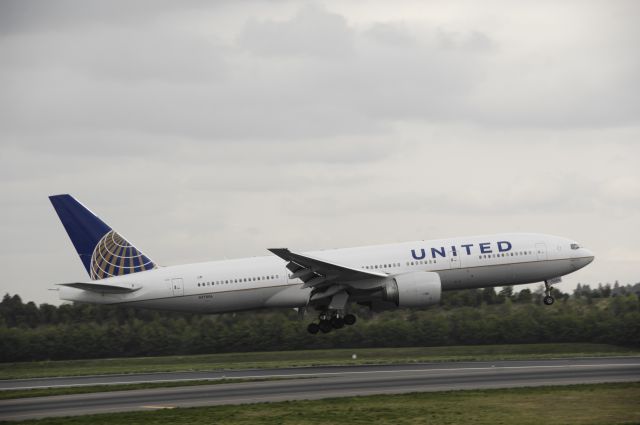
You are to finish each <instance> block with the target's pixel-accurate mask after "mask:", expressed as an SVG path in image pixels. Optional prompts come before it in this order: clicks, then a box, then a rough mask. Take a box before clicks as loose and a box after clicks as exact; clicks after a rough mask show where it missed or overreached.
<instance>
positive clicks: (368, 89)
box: [0, 0, 640, 302]
mask: <svg viewBox="0 0 640 425" xmlns="http://www.w3.org/2000/svg"><path fill="white" fill-rule="evenodd" d="M639 16H640V2H637V1H635V0H630V1H611V0H603V1H585V0H576V1H536V2H516V1H484V2H478V1H475V0H469V1H430V2H424V1H394V2H389V1H378V2H376V1H373V2H363V1H356V0H354V1H314V2H303V1H241V2H236V1H229V2H224V1H219V2H208V1H179V2H178V1H151V0H149V1H124V0H122V1H109V2H104V1H85V0H78V1H69V0H64V1H47V0H42V1H32V0H16V1H5V0H2V1H0V64H1V66H0V176H1V177H0V191H1V192H0V193H1V195H2V196H1V198H0V229H1V231H0V235H1V236H2V245H1V247H0V267H1V268H2V272H3V279H2V283H1V284H0V285H1V286H0V289H1V290H2V292H3V293H4V292H9V293H12V294H13V293H19V294H20V295H21V296H22V297H23V298H24V299H26V300H33V301H36V302H56V299H57V294H56V293H55V292H51V291H48V289H49V288H52V287H53V284H55V283H60V282H70V281H81V280H86V279H87V275H86V273H85V271H84V268H83V267H82V265H81V263H80V261H79V259H78V258H77V256H76V254H75V251H74V250H73V247H72V245H71V242H70V241H69V240H68V237H67V235H66V233H65V232H64V229H63V227H62V225H61V224H60V222H59V221H58V218H57V216H56V215H55V213H54V211H53V209H52V207H51V206H50V204H49V201H48V199H47V196H48V195H51V194H57V193H71V194H73V195H74V196H76V197H77V198H78V199H79V200H81V201H82V202H83V203H84V204H86V205H87V206H89V207H90V208H91V209H92V210H93V211H94V212H96V213H97V214H98V215H100V216H101V217H102V218H103V219H104V220H105V221H106V222H107V223H108V224H110V225H111V226H112V227H114V228H115V229H117V230H118V231H119V232H120V233H121V234H123V235H124V236H125V237H127V238H128V239H129V240H131V241H132V242H134V243H135V244H136V246H137V247H138V248H140V249H142V250H143V251H145V252H146V253H147V254H148V255H149V257H151V258H152V259H153V260H154V261H156V262H157V263H159V264H163V265H172V264H180V263H184V262H198V261H206V260H215V259H224V258H233V257H243V256H256V255H264V254H267V251H266V248H269V247H289V248H291V249H297V250H307V249H321V248H331V247H346V246H357V245H364V244H378V243H387V242H399V241H407V240H419V239H433V238H440V237H449V236H463V235H473V234H485V233H494V232H519V231H525V232H528V231H531V232H541V233H550V234H557V235H561V236H567V237H570V238H574V239H576V240H578V241H579V242H581V243H582V244H583V245H585V246H587V247H589V248H590V249H592V250H593V251H594V252H595V254H596V261H595V262H594V263H593V264H592V265H590V266H589V267H587V268H585V269H583V270H581V271H579V272H577V273H575V274H573V275H570V276H567V277H565V279H564V283H563V284H562V285H561V288H562V289H565V290H569V289H573V287H575V285H576V284H577V283H578V282H581V283H588V284H591V285H597V284H598V282H613V281H615V280H619V281H620V282H621V283H635V282H638V281H640V267H639V266H640V247H639V245H638V241H639V240H640V220H639V218H640V77H639V76H640V55H639V54H638V52H639V51H640V25H638V17H639Z"/></svg>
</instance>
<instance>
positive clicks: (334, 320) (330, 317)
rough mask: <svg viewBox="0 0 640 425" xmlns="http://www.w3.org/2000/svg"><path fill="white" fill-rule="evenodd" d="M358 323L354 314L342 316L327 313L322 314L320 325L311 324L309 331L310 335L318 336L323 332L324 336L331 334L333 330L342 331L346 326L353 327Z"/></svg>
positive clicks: (308, 327)
mask: <svg viewBox="0 0 640 425" xmlns="http://www.w3.org/2000/svg"><path fill="white" fill-rule="evenodd" d="M354 323H356V316H354V315H353V314H347V315H345V316H342V315H341V314H339V313H337V312H334V313H333V314H329V313H326V312H323V313H320V316H319V322H318V323H315V322H313V323H309V326H307V331H309V333H310V334H314V335H315V334H317V333H318V332H322V333H323V334H326V333H329V332H331V330H332V329H342V328H344V326H345V325H347V326H351V325H353V324H354Z"/></svg>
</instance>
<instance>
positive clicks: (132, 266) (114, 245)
mask: <svg viewBox="0 0 640 425" xmlns="http://www.w3.org/2000/svg"><path fill="white" fill-rule="evenodd" d="M154 268H156V265H155V264H154V263H153V261H151V260H150V259H149V258H148V257H147V256H146V255H144V254H143V253H142V252H140V251H138V250H137V249H136V248H135V247H134V246H133V245H131V244H130V243H129V242H127V240H126V239H125V238H123V237H122V236H120V235H119V234H118V233H116V231H115V230H111V231H110V232H107V234H105V235H104V236H103V237H102V239H100V241H99V242H98V244H97V245H96V247H95V249H94V250H93V254H92V255H91V279H93V280H98V279H104V278H107V277H112V276H122V275H126V274H130V273H137V272H141V271H145V270H151V269H154Z"/></svg>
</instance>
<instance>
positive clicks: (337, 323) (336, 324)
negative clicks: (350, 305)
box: [331, 316, 344, 329]
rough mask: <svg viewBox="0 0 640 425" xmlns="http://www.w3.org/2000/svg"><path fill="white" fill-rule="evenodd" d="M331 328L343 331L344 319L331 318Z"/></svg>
mask: <svg viewBox="0 0 640 425" xmlns="http://www.w3.org/2000/svg"><path fill="white" fill-rule="evenodd" d="M331 326H333V328H334V329H341V328H343V327H344V319H343V318H342V317H338V316H335V317H332V318H331Z"/></svg>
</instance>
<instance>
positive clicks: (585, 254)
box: [571, 248, 595, 270]
mask: <svg viewBox="0 0 640 425" xmlns="http://www.w3.org/2000/svg"><path fill="white" fill-rule="evenodd" d="M594 258H595V255H593V252H591V251H590V250H588V249H586V248H581V249H580V253H579V257H577V258H573V259H572V260H571V265H572V266H573V268H574V270H578V269H581V268H583V267H585V266H587V265H589V264H590V263H591V262H592V261H593V260H594Z"/></svg>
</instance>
